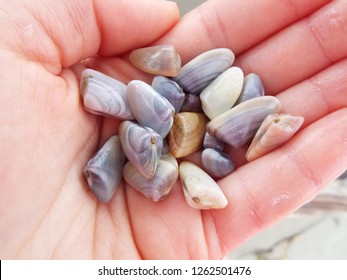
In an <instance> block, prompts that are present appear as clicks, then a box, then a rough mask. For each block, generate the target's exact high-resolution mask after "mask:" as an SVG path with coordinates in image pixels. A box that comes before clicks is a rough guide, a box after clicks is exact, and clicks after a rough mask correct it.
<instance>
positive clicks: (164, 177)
mask: <svg viewBox="0 0 347 280" xmlns="http://www.w3.org/2000/svg"><path fill="white" fill-rule="evenodd" d="M167 155H168V154H167ZM167 155H166V156H167ZM173 161H175V162H173ZM123 176H124V179H125V181H127V182H128V184H129V185H131V186H132V187H133V188H134V189H135V190H137V191H139V192H140V193H142V194H143V195H144V196H145V197H147V198H149V199H151V200H153V201H159V200H162V199H164V198H165V197H166V196H167V195H168V194H169V193H170V191H171V189H172V187H173V185H174V183H175V182H176V180H177V178H178V164H177V160H176V159H175V158H174V157H173V156H171V159H170V160H165V159H161V160H160V161H159V164H158V167H157V170H156V171H155V174H154V176H153V177H152V178H151V179H147V178H145V177H144V176H142V174H141V173H139V172H138V170H137V169H136V168H135V167H134V166H133V165H132V164H131V162H127V163H126V165H125V167H124V170H123Z"/></svg>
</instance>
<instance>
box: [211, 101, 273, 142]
mask: <svg viewBox="0 0 347 280" xmlns="http://www.w3.org/2000/svg"><path fill="white" fill-rule="evenodd" d="M279 111H280V102H279V100H278V99H277V98H275V97H273V96H262V97H257V98H253V99H250V100H247V101H245V102H242V103H240V104H239V105H237V106H235V107H233V108H231V109H229V110H228V111H226V112H224V113H223V114H221V115H219V116H218V117H216V118H215V119H213V120H211V121H210V122H209V123H208V124H207V127H206V128H207V131H208V133H210V134H211V135H212V136H214V137H216V138H217V139H219V140H221V141H223V142H225V143H228V144H229V145H231V146H233V147H235V148H239V147H241V146H242V145H243V144H245V143H247V142H248V141H250V140H251V139H252V138H253V137H254V135H255V134H256V132H257V130H258V128H259V127H260V125H261V123H262V122H263V120H264V119H265V118H266V116H267V115H270V114H276V113H278V112H279Z"/></svg>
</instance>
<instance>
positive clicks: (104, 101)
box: [80, 69, 134, 120]
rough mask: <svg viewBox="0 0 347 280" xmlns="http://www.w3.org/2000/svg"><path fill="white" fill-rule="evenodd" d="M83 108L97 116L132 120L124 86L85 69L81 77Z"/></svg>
mask: <svg viewBox="0 0 347 280" xmlns="http://www.w3.org/2000/svg"><path fill="white" fill-rule="evenodd" d="M80 87H81V94H82V97H83V105H84V108H85V109H86V110H87V111H89V112H91V113H93V114H97V115H103V116H109V117H113V118H119V119H123V120H133V119H134V116H133V114H132V111H131V108H130V105H129V102H128V99H127V97H126V85H125V84H123V83H122V82H120V81H118V80H116V79H113V78H111V77H109V76H107V75H105V74H103V73H101V72H98V71H95V70H92V69H86V70H84V71H83V73H82V76H81V85H80Z"/></svg>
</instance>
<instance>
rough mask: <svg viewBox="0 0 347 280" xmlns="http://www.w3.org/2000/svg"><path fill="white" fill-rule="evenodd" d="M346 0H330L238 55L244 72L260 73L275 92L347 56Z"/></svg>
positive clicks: (269, 91) (269, 92)
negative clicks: (315, 10) (305, 16)
mask: <svg viewBox="0 0 347 280" xmlns="http://www.w3.org/2000/svg"><path fill="white" fill-rule="evenodd" d="M346 27H347V2H346V1H333V2H332V3H330V4H328V5H326V6H325V7H323V8H321V9H320V10H318V11H317V12H316V13H314V14H312V15H311V16H309V17H307V18H305V19H303V20H301V21H300V22H298V23H296V24H294V25H292V26H290V27H288V28H286V29H285V30H283V31H281V32H280V33H279V34H277V35H275V36H273V37H271V38H269V39H268V40H266V41H265V42H263V43H262V44H260V45H258V46H256V47H255V48H253V49H251V50H250V51H249V52H247V53H245V54H243V55H242V56H240V57H239V58H238V61H237V62H236V65H238V66H240V67H241V68H242V69H243V70H244V71H245V72H246V73H248V72H255V73H258V74H260V76H261V78H262V79H263V81H264V85H265V91H266V93H267V94H272V95H273V94H277V93H279V92H280V91H283V90H285V89H287V88H288V87H290V86H292V85H294V84H296V83H298V82H300V81H303V80H304V79H306V78H308V77H310V76H312V75H314V74H315V73H317V72H319V71H321V70H322V69H324V68H325V67H328V66H329V65H331V64H333V63H334V62H336V61H339V60H340V59H343V58H345V57H346V55H347V50H346V44H347V36H346Z"/></svg>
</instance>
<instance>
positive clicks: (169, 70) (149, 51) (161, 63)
mask: <svg viewBox="0 0 347 280" xmlns="http://www.w3.org/2000/svg"><path fill="white" fill-rule="evenodd" d="M129 58H130V61H131V63H132V64H133V65H134V66H136V67H137V68H138V69H140V70H141V71H143V72H146V73H150V74H154V75H163V76H169V77H174V76H176V75H177V74H178V72H179V70H180V69H181V58H180V56H179V55H178V53H177V52H176V50H175V47H174V46H172V45H162V46H153V47H146V48H140V49H136V50H134V51H132V52H131V53H130V55H129Z"/></svg>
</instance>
